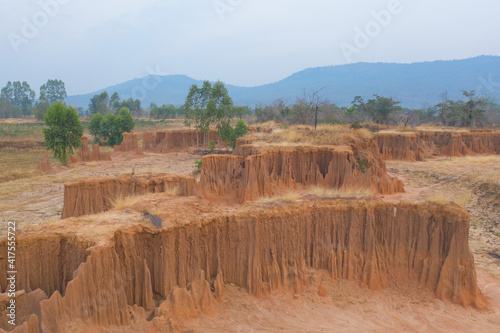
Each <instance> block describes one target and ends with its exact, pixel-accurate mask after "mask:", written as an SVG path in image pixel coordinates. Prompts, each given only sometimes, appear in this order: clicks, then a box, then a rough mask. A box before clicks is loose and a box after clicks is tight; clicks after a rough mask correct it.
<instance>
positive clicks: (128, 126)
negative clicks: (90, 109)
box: [89, 108, 135, 146]
mask: <svg viewBox="0 0 500 333" xmlns="http://www.w3.org/2000/svg"><path fill="white" fill-rule="evenodd" d="M134 126H135V123H134V119H133V118H132V115H131V114H130V111H129V110H127V108H122V109H121V110H120V113H119V115H118V116H116V115H114V114H113V113H108V114H107V115H106V116H103V115H101V114H100V113H96V114H95V115H94V116H93V117H92V119H91V120H90V126H89V132H90V134H92V135H93V136H94V141H95V142H96V143H99V144H101V143H102V142H107V144H108V145H110V146H114V145H119V144H120V143H122V141H123V133H125V132H132V130H133V129H134Z"/></svg>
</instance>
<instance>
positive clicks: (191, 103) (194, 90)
mask: <svg viewBox="0 0 500 333" xmlns="http://www.w3.org/2000/svg"><path fill="white" fill-rule="evenodd" d="M211 88H212V85H211V84H210V82H209V81H205V82H203V86H202V87H201V88H199V87H198V86H197V85H196V84H193V85H192V86H191V88H190V89H189V93H188V95H187V97H186V102H185V104H184V124H185V125H186V126H188V127H191V126H193V125H194V128H195V129H196V149H197V150H198V151H199V146H200V143H199V141H200V140H199V137H198V132H202V133H203V134H204V137H206V133H208V130H209V129H210V121H209V116H208V111H207V103H208V101H209V99H210V90H211ZM204 143H205V149H206V143H207V142H206V139H204Z"/></svg>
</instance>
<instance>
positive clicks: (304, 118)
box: [293, 87, 328, 130]
mask: <svg viewBox="0 0 500 333" xmlns="http://www.w3.org/2000/svg"><path fill="white" fill-rule="evenodd" d="M324 88H325V87H322V88H321V89H318V90H313V91H311V92H309V93H308V92H307V91H306V90H305V89H304V93H303V95H302V96H301V97H299V98H297V101H296V103H295V105H294V107H293V109H294V110H293V111H294V113H295V115H296V116H297V118H298V119H297V120H298V122H299V123H302V124H308V123H309V121H310V118H312V116H314V130H316V127H317V126H318V113H319V112H320V111H321V109H322V107H323V106H324V105H325V104H327V103H328V101H327V100H326V98H324V97H322V96H321V94H320V93H321V91H322V90H323V89H324Z"/></svg>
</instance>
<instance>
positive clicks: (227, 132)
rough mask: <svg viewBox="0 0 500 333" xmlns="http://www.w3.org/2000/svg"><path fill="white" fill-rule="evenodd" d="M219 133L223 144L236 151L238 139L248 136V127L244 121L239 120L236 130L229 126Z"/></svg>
mask: <svg viewBox="0 0 500 333" xmlns="http://www.w3.org/2000/svg"><path fill="white" fill-rule="evenodd" d="M219 133H220V137H221V140H222V142H224V143H225V144H227V145H228V146H229V147H231V149H234V148H235V147H236V139H238V138H241V137H244V136H245V135H247V133H248V126H247V124H246V123H245V122H244V121H243V120H238V122H237V123H236V126H235V127H234V128H233V127H232V126H231V125H229V124H227V125H226V126H224V127H223V128H222V129H221V130H220V132H219Z"/></svg>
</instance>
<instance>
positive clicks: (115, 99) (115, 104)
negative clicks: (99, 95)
mask: <svg viewBox="0 0 500 333" xmlns="http://www.w3.org/2000/svg"><path fill="white" fill-rule="evenodd" d="M109 103H110V105H111V108H112V109H113V112H114V113H115V114H118V112H119V111H120V108H121V102H120V95H118V93H117V92H116V91H115V92H114V93H113V95H111V99H110V100H109Z"/></svg>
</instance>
